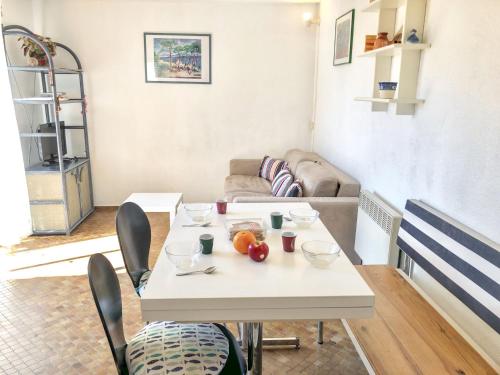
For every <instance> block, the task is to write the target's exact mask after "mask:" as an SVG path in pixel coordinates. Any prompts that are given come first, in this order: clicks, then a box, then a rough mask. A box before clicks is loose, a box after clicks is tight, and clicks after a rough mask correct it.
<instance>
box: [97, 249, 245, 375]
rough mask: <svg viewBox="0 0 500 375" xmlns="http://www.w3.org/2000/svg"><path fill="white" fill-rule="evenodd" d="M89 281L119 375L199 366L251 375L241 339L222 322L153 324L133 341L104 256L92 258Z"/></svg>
mask: <svg viewBox="0 0 500 375" xmlns="http://www.w3.org/2000/svg"><path fill="white" fill-rule="evenodd" d="M88 277H89V283H90V289H91V291H92V296H93V297H94V301H95V304H96V307H97V311H98V313H99V317H100V319H101V323H102V326H103V328H104V332H105V333H106V337H107V339H108V343H109V346H110V349H111V352H112V354H113V359H114V361H115V365H116V369H117V372H118V374H119V375H128V374H131V375H142V374H147V373H150V372H154V373H163V372H162V369H164V372H165V373H169V371H173V370H175V372H176V373H177V372H178V373H183V371H182V369H183V368H185V367H196V366H199V368H200V369H201V370H200V372H201V373H204V374H207V375H210V374H219V373H220V374H221V375H235V374H246V365H245V360H244V357H243V353H242V352H241V349H240V347H239V345H238V343H237V342H236V339H235V338H234V336H233V335H232V334H231V333H230V332H229V331H228V330H227V328H225V327H224V326H222V325H219V324H216V323H199V324H180V323H175V322H152V323H149V324H147V325H146V326H145V327H144V328H142V329H141V330H140V331H139V332H138V333H137V334H136V335H135V336H134V337H133V338H132V339H131V340H130V342H129V343H127V341H126V340H125V335H124V331H123V321H122V300H121V291H120V283H119V281H118V277H117V275H116V272H115V270H114V268H113V266H112V265H111V263H110V262H109V260H108V259H107V258H106V257H105V256H104V255H102V254H94V255H92V256H91V257H90V260H89V265H88ZM221 369H222V370H221Z"/></svg>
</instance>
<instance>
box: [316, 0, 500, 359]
mask: <svg viewBox="0 0 500 375" xmlns="http://www.w3.org/2000/svg"><path fill="white" fill-rule="evenodd" d="M367 3H368V1H367V0H358V1H355V0H350V1H347V0H322V1H321V30H320V51H319V62H320V66H319V87H318V112H317V118H316V124H317V125H316V132H315V145H314V148H315V150H316V151H317V152H319V153H320V154H322V155H323V156H325V157H326V158H327V159H329V160H330V161H331V162H333V163H335V164H337V165H338V166H339V167H341V168H343V169H345V170H346V171H347V172H349V173H351V174H352V175H353V176H355V177H356V178H358V179H359V180H360V181H361V183H362V186H363V188H365V189H368V190H372V191H376V192H377V193H379V194H380V195H381V196H382V197H384V198H385V199H387V200H388V201H389V202H391V203H392V204H393V205H395V206H396V207H398V208H399V209H401V210H402V209H403V208H404V204H405V201H406V199H408V198H418V199H422V200H424V201H425V202H427V203H429V204H430V205H431V206H433V207H435V208H436V209H439V210H441V211H443V212H444V213H446V214H448V215H450V216H452V217H454V218H455V219H457V220H459V221H461V222H462V223H464V224H465V225H468V226H470V227H472V228H473V229H475V230H477V231H478V232H480V233H482V234H484V235H486V236H487V237H490V238H491V239H492V240H494V241H496V242H499V241H500V230H499V228H500V195H499V194H500V190H499V187H500V101H499V100H498V87H499V86H500V69H499V64H498V61H499V59H500V39H499V38H498V35H497V34H498V33H497V30H498V22H499V17H498V15H499V14H500V2H499V1H498V0H481V1H474V2H471V1H467V0H457V1H454V2H453V5H452V6H451V5H450V4H449V3H448V2H445V1H437V0H428V2H427V15H426V25H425V30H424V33H425V35H424V37H425V39H426V41H427V42H430V43H431V44H432V48H431V49H429V50H427V51H425V52H424V53H423V54H422V56H423V58H422V61H421V70H420V83H419V89H418V96H419V97H422V98H424V99H425V100H426V102H425V104H424V105H422V106H420V107H419V108H418V109H417V111H416V114H415V116H396V115H394V114H391V113H375V112H371V111H370V105H369V104H368V103H362V102H355V101H354V100H353V98H354V97H355V96H370V93H371V87H372V86H371V85H372V80H373V67H374V65H373V64H374V62H373V60H371V59H359V58H356V55H358V54H359V53H361V52H362V51H363V47H364V35H365V34H373V31H374V30H375V25H376V16H375V15H370V14H366V13H361V12H359V9H360V7H361V6H363V5H366V4H367ZM352 8H356V10H357V12H356V21H355V26H354V29H355V38H354V50H353V63H352V64H350V65H343V66H338V67H333V66H332V59H333V36H334V22H335V18H336V17H338V16H339V15H341V14H343V13H344V12H346V11H348V10H350V9H352ZM417 279H418V281H419V282H420V284H421V285H423V286H424V287H425V288H426V290H427V291H428V292H429V293H430V294H431V295H432V296H433V297H434V298H435V299H436V301H437V302H438V303H440V304H441V305H442V306H444V307H445V308H446V309H447V310H448V312H449V313H451V315H452V316H453V318H454V319H456V320H457V322H458V323H459V324H461V326H462V327H463V328H464V329H465V330H466V331H467V333H468V334H470V335H471V336H472V337H473V338H475V339H476V340H477V341H478V342H479V344H480V345H481V346H482V347H483V348H484V350H486V351H487V352H488V353H489V354H490V355H491V356H492V357H494V358H495V360H496V361H497V362H498V363H500V352H499V351H498V336H497V335H496V333H495V332H494V331H493V330H492V329H490V328H489V327H488V326H486V325H485V324H484V323H483V322H482V321H480V320H479V319H478V318H477V317H475V316H474V315H473V314H472V313H471V312H470V311H469V310H468V309H467V308H466V307H465V306H464V305H462V304H460V303H455V302H454V301H453V299H451V298H449V296H448V295H447V294H446V293H445V292H443V291H442V290H440V289H437V288H436V287H435V285H432V282H431V281H429V280H428V278H426V277H425V275H422V273H420V274H418V275H417Z"/></svg>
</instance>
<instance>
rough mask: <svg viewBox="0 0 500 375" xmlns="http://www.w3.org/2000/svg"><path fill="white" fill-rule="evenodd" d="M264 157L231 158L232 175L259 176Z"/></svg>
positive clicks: (230, 171)
mask: <svg viewBox="0 0 500 375" xmlns="http://www.w3.org/2000/svg"><path fill="white" fill-rule="evenodd" d="M261 163H262V159H231V160H230V161H229V174H230V175H235V174H239V175H245V176H258V175H259V169H260V164H261Z"/></svg>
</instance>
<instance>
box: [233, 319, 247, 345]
mask: <svg viewBox="0 0 500 375" xmlns="http://www.w3.org/2000/svg"><path fill="white" fill-rule="evenodd" d="M236 326H237V328H238V343H239V344H240V347H241V349H242V350H247V346H248V341H247V330H248V328H247V323H243V322H237V323H236Z"/></svg>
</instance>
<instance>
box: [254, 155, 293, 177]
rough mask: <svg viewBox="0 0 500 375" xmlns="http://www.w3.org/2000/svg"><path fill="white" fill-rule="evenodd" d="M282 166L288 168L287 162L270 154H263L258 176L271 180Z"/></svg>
mask: <svg viewBox="0 0 500 375" xmlns="http://www.w3.org/2000/svg"><path fill="white" fill-rule="evenodd" d="M284 168H288V163H287V162H286V161H284V160H280V159H273V158H271V157H270V156H264V159H262V164H261V165H260V170H259V177H262V178H265V179H266V180H267V181H269V182H273V180H274V178H275V177H276V175H277V174H278V173H279V172H280V171H281V170H282V169H284Z"/></svg>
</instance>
